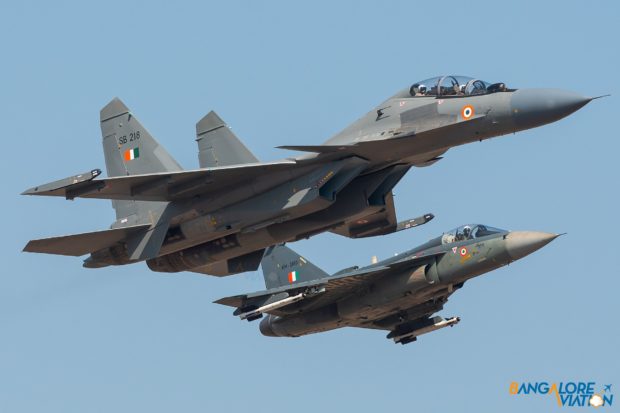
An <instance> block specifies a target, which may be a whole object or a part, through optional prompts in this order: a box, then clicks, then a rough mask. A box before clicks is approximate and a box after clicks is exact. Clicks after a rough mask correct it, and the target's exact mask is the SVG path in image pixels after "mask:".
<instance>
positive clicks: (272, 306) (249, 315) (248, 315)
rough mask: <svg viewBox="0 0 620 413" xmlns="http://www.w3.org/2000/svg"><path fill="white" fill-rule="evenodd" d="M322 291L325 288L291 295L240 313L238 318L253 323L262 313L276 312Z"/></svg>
mask: <svg viewBox="0 0 620 413" xmlns="http://www.w3.org/2000/svg"><path fill="white" fill-rule="evenodd" d="M324 291H325V288H321V289H314V290H308V291H304V292H302V293H299V294H297V295H293V296H291V297H287V298H283V299H282V300H278V301H274V302H273V303H269V304H265V305H263V306H261V307H258V308H256V309H254V310H251V311H246V312H245V313H241V314H239V318H240V319H242V320H246V319H247V320H248V321H254V320H257V319H259V318H261V317H262V316H263V313H266V312H269V311H273V310H277V309H278V308H282V307H284V306H287V305H289V304H293V303H296V302H298V301H301V300H303V299H304V298H306V297H308V296H309V295H316V294H319V293H322V292H324Z"/></svg>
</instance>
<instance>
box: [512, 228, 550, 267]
mask: <svg viewBox="0 0 620 413" xmlns="http://www.w3.org/2000/svg"><path fill="white" fill-rule="evenodd" d="M557 237H559V235H558V234H550V233H548V232H536V231H516V232H510V233H508V235H506V241H505V242H506V244H505V245H506V252H508V255H509V256H510V258H512V259H513V260H514V261H516V260H518V259H520V258H523V257H525V256H526V255H529V254H531V253H533V252H534V251H536V250H539V249H541V248H542V247H544V246H545V245H547V244H548V243H550V242H551V241H553V240H554V239H556V238H557Z"/></svg>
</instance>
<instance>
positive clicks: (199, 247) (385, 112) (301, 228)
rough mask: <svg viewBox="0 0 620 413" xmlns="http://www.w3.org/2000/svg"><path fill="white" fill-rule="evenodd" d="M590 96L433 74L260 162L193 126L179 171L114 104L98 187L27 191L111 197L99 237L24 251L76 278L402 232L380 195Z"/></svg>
mask: <svg viewBox="0 0 620 413" xmlns="http://www.w3.org/2000/svg"><path fill="white" fill-rule="evenodd" d="M591 100H592V98H587V97H582V96H579V95H577V94H574V93H571V92H565V91H563V90H555V89H520V90H516V89H510V88H507V87H506V86H505V85H504V84H503V83H494V84H489V83H487V82H484V81H482V80H479V79H472V78H464V77H458V76H442V77H438V78H434V79H429V80H425V81H423V82H417V83H415V84H413V86H411V87H410V88H406V89H405V90H402V91H401V92H399V93H397V94H396V95H394V96H392V97H391V98H389V99H387V100H386V101H385V102H383V103H382V104H380V105H379V106H377V107H376V108H375V109H373V110H372V111H370V112H369V113H368V114H366V115H364V116H363V117H362V118H361V119H359V120H357V121H356V122H354V123H353V124H352V125H350V126H349V127H347V128H346V129H345V130H343V131H342V132H341V133H339V134H337V135H336V136H334V137H333V138H331V139H329V140H328V141H327V142H325V144H323V145H316V146H283V147H282V148H287V149H293V150H298V151H306V152H308V153H307V154H305V155H303V156H298V157H295V158H287V159H283V160H279V161H275V162H259V161H258V159H256V157H255V156H254V155H252V153H251V152H250V151H249V150H248V149H247V148H246V146H244V145H243V143H241V141H240V140H239V139H238V138H237V137H236V136H235V135H234V134H233V133H232V132H231V130H230V129H229V128H228V127H227V125H226V124H225V123H224V122H223V121H222V119H221V118H220V117H218V115H217V114H215V113H214V112H210V113H209V114H207V115H206V116H205V117H204V118H203V119H201V120H200V121H199V122H198V124H197V125H196V135H197V138H196V140H197V142H198V150H199V152H198V158H199V162H200V169H194V170H183V169H182V168H181V166H180V165H179V164H178V163H177V162H176V161H175V160H174V159H173V158H172V157H171V156H170V155H169V154H168V153H167V152H166V150H165V149H164V148H163V147H162V146H160V145H159V144H158V143H157V141H156V140H155V139H154V138H153V137H152V136H151V135H150V134H149V133H148V132H147V130H146V129H145V128H144V127H143V126H142V124H140V122H139V121H138V120H137V119H136V117H135V116H134V115H133V114H132V113H131V112H130V110H129V109H128V108H127V107H126V106H125V105H124V104H123V103H122V102H121V101H120V100H119V99H113V100H112V101H111V102H110V103H109V104H108V105H106V106H105V107H104V108H103V109H102V110H101V131H102V134H103V150H104V155H105V163H106V169H107V175H108V177H107V178H103V179H102V178H100V177H99V175H100V173H101V171H100V170H98V169H95V170H92V171H90V172H86V173H84V174H81V175H76V176H72V177H69V178H66V179H62V180H59V181H55V182H52V183H49V184H45V185H39V186H37V187H34V188H31V189H28V190H26V191H25V192H24V194H26V195H48V196H62V197H65V198H67V199H74V198H99V199H111V200H112V201H113V206H114V208H115V210H116V218H117V219H116V221H115V222H114V223H113V224H112V225H111V227H110V229H107V230H104V231H98V232H92V233H84V234H76V235H67V236H61V237H55V238H47V239H39V240H34V241H30V242H29V243H28V244H27V245H26V247H25V248H24V250H25V251H29V252H42V253H48V254H61V255H72V256H82V255H86V254H90V256H89V257H88V258H87V259H86V260H85V261H84V266H85V267H87V268H99V267H105V266H108V265H123V264H130V263H135V262H139V261H146V262H147V264H148V266H149V268H150V269H151V270H153V271H160V272H179V271H193V272H198V273H202V274H211V275H220V276H222V275H229V274H234V273H239V272H243V271H249V270H255V269H256V268H258V265H259V263H260V261H261V258H262V256H263V253H264V250H265V248H267V247H269V246H272V245H276V244H278V243H283V242H291V241H295V240H299V239H302V238H308V237H310V236H312V235H315V234H318V233H321V232H324V231H331V232H334V233H337V234H340V235H343V236H346V237H350V238H359V237H371V236H376V235H383V234H388V233H391V232H394V231H399V230H401V229H406V228H411V227H414V226H416V225H419V224H422V223H425V222H427V221H428V220H429V219H431V218H432V215H430V214H427V215H425V216H421V217H419V218H416V219H410V220H406V221H402V222H398V221H397V219H396V213H395V209H394V201H393V196H392V189H393V188H394V186H395V185H396V184H397V183H398V181H399V180H400V179H401V178H402V177H403V176H404V175H405V174H406V173H407V171H408V170H409V169H410V168H411V167H413V166H418V167H423V166H429V165H432V164H433V163H435V162H437V161H438V160H440V159H441V155H442V154H444V153H445V152H446V151H447V150H448V149H450V148H451V147H453V146H458V145H463V144H466V143H470V142H474V141H479V140H483V139H487V138H491V137H494V136H499V135H504V134H508V133H513V132H516V131H520V130H524V129H528V128H533V127H536V126H540V125H543V124H546V123H549V122H553V121H556V120H558V119H561V118H563V117H565V116H567V115H569V114H571V113H573V112H574V111H576V110H578V109H579V108H581V107H582V106H584V105H585V104H587V103H588V102H589V101H591Z"/></svg>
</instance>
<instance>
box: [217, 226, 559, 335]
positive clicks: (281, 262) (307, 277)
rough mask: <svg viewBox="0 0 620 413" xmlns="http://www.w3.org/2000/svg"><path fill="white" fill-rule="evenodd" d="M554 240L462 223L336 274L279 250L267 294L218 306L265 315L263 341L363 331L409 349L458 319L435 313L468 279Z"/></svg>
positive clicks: (270, 263)
mask: <svg viewBox="0 0 620 413" xmlns="http://www.w3.org/2000/svg"><path fill="white" fill-rule="evenodd" d="M557 237H558V235H557V234H548V233H545V232H508V231H504V230H501V229H497V228H492V227H489V226H486V225H465V226H462V227H459V228H457V229H455V230H453V231H450V232H447V233H445V234H443V235H442V236H440V237H437V238H435V239H432V240H430V241H429V242H427V243H426V244H423V245H420V246H419V247H417V248H414V249H412V250H410V251H407V252H405V253H402V254H399V255H396V256H394V257H391V258H388V259H386V260H384V261H380V262H377V263H375V264H373V265H370V266H368V267H364V268H359V267H351V268H347V269H344V270H342V271H339V272H337V273H335V274H333V275H328V274H327V273H325V272H324V271H323V270H321V269H320V268H318V267H316V266H315V265H313V264H312V263H311V262H309V261H308V260H306V259H305V258H303V257H301V256H299V255H298V254H297V253H295V252H294V251H292V250H291V249H289V248H287V247H285V246H282V245H278V246H275V247H270V248H268V249H267V251H266V253H265V257H264V258H263V261H262V270H263V275H264V277H265V285H266V287H267V290H265V291H259V292H256V293H252V294H246V295H237V296H233V297H227V298H222V299H220V300H218V301H216V303H218V304H224V305H228V306H232V307H237V309H236V310H235V312H234V314H235V315H237V316H239V317H240V318H241V319H245V320H248V321H252V320H256V319H259V318H262V317H263V315H264V314H265V315H266V317H265V318H263V319H262V320H261V322H260V331H261V333H262V334H263V335H265V336H270V337H299V336H303V335H306V334H312V333H319V332H322V331H328V330H333V329H336V328H341V327H361V328H370V329H377V330H386V331H388V332H389V333H388V335H387V338H389V339H393V340H394V341H395V342H396V343H401V344H407V343H411V342H412V341H415V340H416V338H417V337H418V336H420V335H422V334H425V333H429V332H431V331H434V330H438V329H440V328H443V327H448V326H453V325H455V324H457V323H458V322H459V321H460V319H459V318H458V317H449V318H445V319H444V318H442V317H440V316H434V314H435V313H437V312H438V311H440V310H441V309H442V308H443V306H444V304H445V303H446V301H447V300H448V297H449V296H450V295H452V293H454V291H456V290H458V289H460V288H461V287H463V284H464V283H465V282H466V281H467V280H469V279H471V278H474V277H476V276H478V275H481V274H484V273H486V272H489V271H492V270H494V269H496V268H499V267H502V266H504V265H506V264H509V263H511V262H513V261H515V260H518V259H520V258H523V257H525V256H526V255H528V254H530V253H532V252H534V251H536V250H538V249H540V248H542V247H543V246H545V245H546V244H548V243H549V242H551V241H552V240H554V239H555V238H557Z"/></svg>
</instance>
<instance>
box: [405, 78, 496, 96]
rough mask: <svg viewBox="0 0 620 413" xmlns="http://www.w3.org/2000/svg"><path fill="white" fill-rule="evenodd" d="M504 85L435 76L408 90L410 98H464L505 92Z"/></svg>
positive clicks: (472, 79)
mask: <svg viewBox="0 0 620 413" xmlns="http://www.w3.org/2000/svg"><path fill="white" fill-rule="evenodd" d="M507 90H508V89H507V88H506V85H505V84H504V83H501V82H500V83H492V84H491V83H488V82H485V81H484V80H480V79H475V78H472V77H467V76H437V77H433V78H431V79H426V80H423V81H421V82H416V83H414V84H413V85H412V86H411V88H410V89H409V94H410V95H411V96H412V97H425V96H433V97H465V96H477V95H486V94H489V93H495V92H505V91H507Z"/></svg>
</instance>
